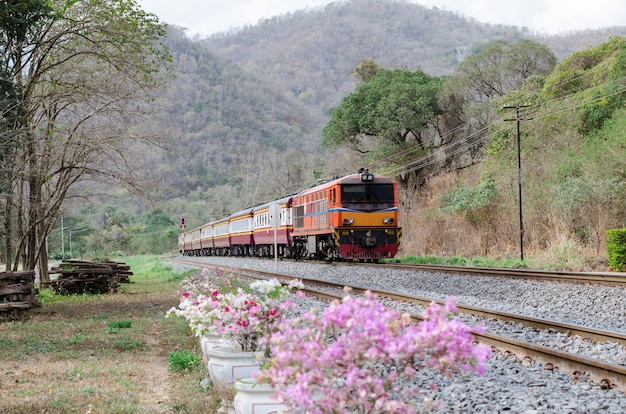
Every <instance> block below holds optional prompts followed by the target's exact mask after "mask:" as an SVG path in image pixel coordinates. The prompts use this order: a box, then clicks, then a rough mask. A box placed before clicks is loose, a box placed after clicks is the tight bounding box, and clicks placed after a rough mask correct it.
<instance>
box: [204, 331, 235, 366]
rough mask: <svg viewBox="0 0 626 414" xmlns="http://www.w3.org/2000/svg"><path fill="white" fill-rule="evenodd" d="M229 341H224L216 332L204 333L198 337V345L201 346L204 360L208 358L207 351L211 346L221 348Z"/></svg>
mask: <svg viewBox="0 0 626 414" xmlns="http://www.w3.org/2000/svg"><path fill="white" fill-rule="evenodd" d="M228 344H229V342H228V341H226V340H225V339H224V338H223V337H222V335H219V334H216V333H205V334H204V335H202V337H201V338H200V347H201V348H202V355H204V359H205V360H206V361H208V360H209V355H208V354H207V351H208V350H210V349H213V348H221V347H225V346H228Z"/></svg>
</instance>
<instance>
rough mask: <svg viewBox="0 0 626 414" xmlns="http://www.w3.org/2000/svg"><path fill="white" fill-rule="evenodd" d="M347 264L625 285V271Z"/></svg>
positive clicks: (343, 263) (344, 263) (346, 263)
mask: <svg viewBox="0 0 626 414" xmlns="http://www.w3.org/2000/svg"><path fill="white" fill-rule="evenodd" d="M339 264H342V265H347V266H384V267H388V268H392V269H405V270H411V271H422V270H427V271H436V272H454V273H462V274H469V275H479V276H480V275H495V276H506V277H513V278H520V279H540V280H551V281H556V282H582V283H596V284H608V285H626V272H573V271H567V270H534V269H508V268H498V267H469V266H446V265H431V264H409V263H378V264H373V263H349V262H339Z"/></svg>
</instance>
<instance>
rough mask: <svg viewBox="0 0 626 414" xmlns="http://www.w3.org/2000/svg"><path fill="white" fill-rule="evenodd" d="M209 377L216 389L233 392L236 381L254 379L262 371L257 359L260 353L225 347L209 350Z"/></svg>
mask: <svg viewBox="0 0 626 414" xmlns="http://www.w3.org/2000/svg"><path fill="white" fill-rule="evenodd" d="M207 355H208V357H209V362H208V367H209V375H210V376H211V380H213V384H215V388H216V389H218V390H220V391H228V390H232V388H233V386H234V384H235V380H237V379H241V378H252V376H253V373H254V372H255V371H258V370H259V369H260V365H261V361H260V360H259V359H257V355H259V356H260V355H261V353H260V352H243V351H241V350H240V349H238V348H232V347H223V348H213V349H209V350H207Z"/></svg>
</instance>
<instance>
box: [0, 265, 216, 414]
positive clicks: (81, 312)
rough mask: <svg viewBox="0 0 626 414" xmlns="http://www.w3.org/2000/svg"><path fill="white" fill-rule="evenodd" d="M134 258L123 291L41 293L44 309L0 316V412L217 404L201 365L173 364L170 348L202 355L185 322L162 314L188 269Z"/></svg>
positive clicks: (203, 408)
mask: <svg viewBox="0 0 626 414" xmlns="http://www.w3.org/2000/svg"><path fill="white" fill-rule="evenodd" d="M133 262H136V263H133ZM128 263H129V264H130V265H131V270H132V271H133V272H134V273H135V275H134V276H133V277H131V281H132V283H131V284H128V285H123V287H122V290H121V293H119V294H115V295H82V296H69V297H60V296H54V295H51V294H50V293H49V292H44V294H42V296H41V300H42V302H43V307H42V308H41V309H34V310H30V311H27V312H25V313H23V314H21V315H20V316H19V318H18V319H17V320H12V321H8V320H7V318H6V317H5V318H4V319H0V412H1V413H198V412H205V413H210V412H216V411H217V407H218V403H219V396H215V395H212V394H211V392H210V390H209V392H205V391H204V390H203V389H202V387H201V385H200V383H201V381H202V380H203V379H204V378H205V377H207V370H206V365H205V364H204V363H202V364H199V366H198V367H196V368H194V369H193V370H191V371H185V372H182V373H174V372H170V371H169V370H168V362H169V354H170V352H172V351H176V350H178V351H181V350H183V349H188V350H190V351H192V352H193V353H194V354H196V355H197V356H198V358H199V359H200V360H201V359H202V353H201V350H200V346H199V342H198V340H197V338H194V337H192V336H191V334H190V332H189V329H188V326H187V324H186V323H185V321H184V320H182V319H181V318H174V319H165V313H166V312H167V310H168V309H169V308H170V307H172V306H175V305H177V304H178V293H177V290H178V288H179V282H180V280H181V279H182V277H183V275H181V274H176V273H174V272H173V271H172V270H171V269H167V268H165V267H163V266H162V265H161V264H160V262H159V261H158V260H157V259H156V258H139V259H137V258H133V259H129V260H128ZM138 268H139V269H138ZM0 317H1V316H0ZM118 322H123V323H121V324H119V323H118ZM128 322H130V327H121V328H120V327H118V325H119V326H124V325H128Z"/></svg>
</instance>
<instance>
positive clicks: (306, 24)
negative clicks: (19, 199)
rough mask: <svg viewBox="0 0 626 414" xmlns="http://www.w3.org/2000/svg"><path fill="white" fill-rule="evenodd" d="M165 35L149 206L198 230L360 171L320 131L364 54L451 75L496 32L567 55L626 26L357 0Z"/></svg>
mask: <svg viewBox="0 0 626 414" xmlns="http://www.w3.org/2000/svg"><path fill="white" fill-rule="evenodd" d="M168 33H169V34H168V37H167V38H166V39H165V42H166V44H167V46H168V47H169V48H170V50H171V53H172V57H173V61H172V63H171V67H172V70H173V73H174V75H175V77H174V78H173V79H172V81H171V84H170V85H169V87H168V88H167V90H165V91H164V92H163V94H162V95H161V96H160V97H159V99H158V101H157V102H156V104H157V105H158V110H157V111H156V113H155V114H154V115H153V116H152V117H151V118H149V119H147V120H146V122H147V123H148V124H150V125H151V127H152V128H155V129H158V130H159V131H161V133H162V135H163V136H165V137H167V138H166V148H165V149H166V150H165V151H158V150H155V151H154V152H151V153H146V157H148V158H151V159H152V164H153V165H154V170H153V171H152V172H153V173H154V174H156V175H159V185H158V187H156V188H155V190H154V191H153V194H152V201H151V203H150V204H146V205H145V208H146V209H148V208H150V207H155V206H157V207H158V208H162V209H163V210H164V211H166V212H168V214H170V215H171V216H172V217H173V218H174V220H177V218H178V217H180V216H183V215H184V216H186V217H187V218H188V227H192V226H194V225H199V224H201V223H203V222H206V221H207V220H208V219H211V218H216V217H218V216H221V215H224V214H227V213H229V212H232V211H234V210H236V209H238V208H243V207H245V206H249V205H253V204H255V203H259V202H263V201H267V200H270V199H272V198H273V197H278V196H281V195H284V194H288V193H290V192H294V191H298V190H299V189H302V188H305V187H306V186H307V185H309V184H311V183H313V182H315V179H316V178H318V177H320V176H322V177H323V176H328V175H335V174H345V173H349V172H352V170H353V169H354V167H355V166H354V165H353V163H354V162H353V161H351V158H350V154H349V153H346V152H344V151H333V152H332V153H331V152H329V151H327V150H325V149H324V148H322V147H321V145H320V142H321V130H322V128H323V127H324V126H325V125H326V123H327V121H328V119H329V115H328V114H329V110H330V109H331V108H333V107H336V106H338V105H339V104H340V103H341V101H342V99H343V98H344V97H345V96H346V95H348V94H350V93H351V92H352V91H353V90H354V88H355V85H356V84H355V79H354V78H353V76H352V70H353V68H354V67H356V66H357V65H358V64H359V63H360V62H361V61H362V60H364V59H373V60H375V61H376V62H377V63H378V64H380V65H382V66H384V67H387V68H399V69H408V70H416V69H422V70H424V71H425V72H426V73H428V74H430V75H434V76H443V75H451V74H453V73H454V71H455V68H456V66H457V65H458V63H459V62H461V61H462V60H463V59H465V58H466V57H467V56H469V55H471V54H474V53H476V52H477V51H478V50H479V49H480V47H481V46H482V45H484V44H486V43H487V42H489V41H492V40H495V39H503V40H506V41H508V42H514V41H516V40H518V39H520V38H527V39H531V40H534V41H537V42H540V43H544V44H546V45H548V46H549V47H550V48H551V49H552V50H553V51H554V52H555V54H556V55H557V57H558V58H559V59H560V60H562V59H564V58H565V57H567V56H569V55H571V54H572V53H573V52H575V51H578V50H582V49H585V48H588V47H590V46H593V45H597V44H600V43H603V42H605V41H607V40H608V39H609V38H610V37H611V36H615V35H625V34H626V27H616V28H609V29H605V30H596V31H591V30H586V31H580V32H574V33H571V34H567V35H562V36H542V35H540V34H537V33H533V32H531V31H529V30H528V29H527V28H518V27H514V26H506V25H492V24H487V23H481V22H478V21H476V20H475V19H471V18H467V17H464V16H461V15H459V14H457V13H454V12H450V11H445V10H439V9H437V8H432V9H428V8H426V7H424V6H421V5H418V4H413V3H409V2H407V1H401V0H351V1H339V2H335V3H331V4H328V5H326V6H324V7H319V8H315V9H307V10H302V11H298V12H294V13H289V14H285V15H282V16H276V17H273V18H270V19H266V20H263V21H261V22H260V23H259V24H257V25H254V26H248V27H245V28H244V29H242V30H238V31H232V32H227V33H220V34H216V35H213V36H210V37H207V38H203V39H200V38H196V39H189V38H188V37H187V36H186V35H185V33H184V30H183V29H181V28H178V27H176V26H172V27H170V28H169V31H168ZM125 204H128V205H129V207H128V210H132V211H136V208H134V207H130V206H134V205H135V204H136V201H134V200H131V199H130V198H129V199H128V200H127V201H120V203H118V205H117V208H118V209H120V210H123V209H124V208H125V207H124V205H125Z"/></svg>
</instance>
